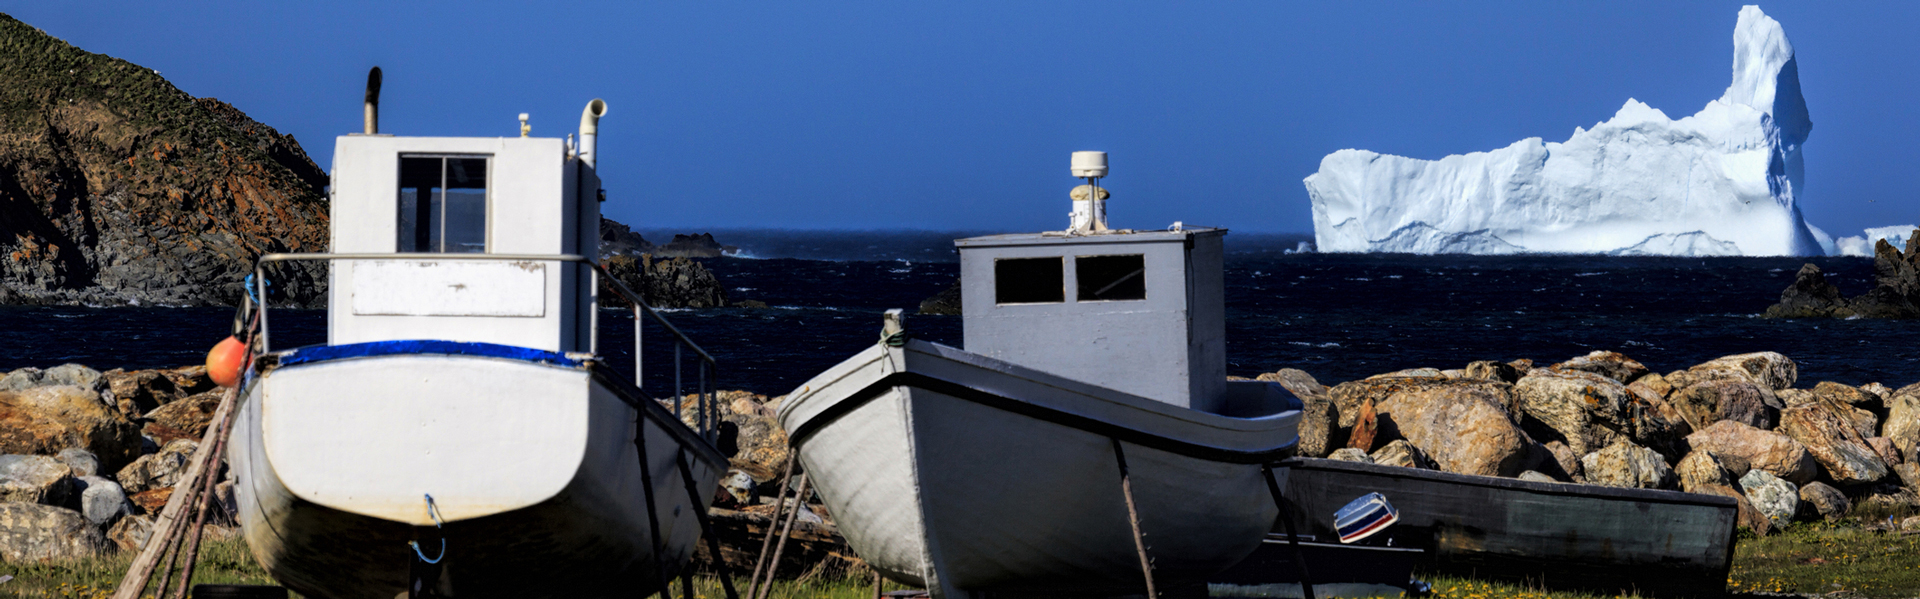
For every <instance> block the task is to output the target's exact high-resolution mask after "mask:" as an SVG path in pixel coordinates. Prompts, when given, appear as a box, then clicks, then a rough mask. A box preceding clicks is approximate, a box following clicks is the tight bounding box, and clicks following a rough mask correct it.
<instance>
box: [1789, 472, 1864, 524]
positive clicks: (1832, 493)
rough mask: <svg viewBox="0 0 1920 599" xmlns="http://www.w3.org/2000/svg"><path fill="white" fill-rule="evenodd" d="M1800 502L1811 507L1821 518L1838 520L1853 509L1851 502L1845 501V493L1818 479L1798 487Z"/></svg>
mask: <svg viewBox="0 0 1920 599" xmlns="http://www.w3.org/2000/svg"><path fill="white" fill-rule="evenodd" d="M1800 502H1801V503H1802V504H1803V505H1806V506H1808V507H1811V508H1813V512H1814V513H1815V514H1817V515H1819V516H1820V518H1821V519H1823V520H1839V519H1841V518H1845V517H1846V516H1847V512H1849V511H1851V510H1853V502H1851V501H1847V494H1845V493H1841V492H1840V490H1839V489H1835V488H1833V486H1832V485H1829V484H1827V483H1823V482H1820V481H1813V482H1810V483H1807V484H1805V485H1802V486H1801V487H1800Z"/></svg>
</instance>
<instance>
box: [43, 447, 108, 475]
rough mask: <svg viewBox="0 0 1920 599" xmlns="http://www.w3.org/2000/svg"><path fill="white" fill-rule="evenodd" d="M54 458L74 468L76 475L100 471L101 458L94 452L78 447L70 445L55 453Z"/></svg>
mask: <svg viewBox="0 0 1920 599" xmlns="http://www.w3.org/2000/svg"><path fill="white" fill-rule="evenodd" d="M53 459H56V460H60V463H62V464H66V465H67V467H68V468H71V469H73V475H74V476H94V475H97V474H99V473H100V458H98V457H94V455H93V452H91V451H87V450H85V449H81V448H78V447H68V448H66V449H62V450H60V453H57V454H54V456H53Z"/></svg>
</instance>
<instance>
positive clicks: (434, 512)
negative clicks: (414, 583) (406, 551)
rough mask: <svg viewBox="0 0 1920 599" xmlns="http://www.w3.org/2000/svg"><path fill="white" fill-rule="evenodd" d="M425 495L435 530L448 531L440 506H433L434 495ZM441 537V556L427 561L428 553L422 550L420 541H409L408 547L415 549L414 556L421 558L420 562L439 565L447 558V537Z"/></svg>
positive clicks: (442, 535) (428, 512)
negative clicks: (441, 515) (442, 518)
mask: <svg viewBox="0 0 1920 599" xmlns="http://www.w3.org/2000/svg"><path fill="white" fill-rule="evenodd" d="M423 495H426V496H427V516H428V517H431V518H433V528H434V529H436V530H441V531H444V530H446V528H447V527H446V523H445V522H442V521H441V520H440V506H437V505H434V504H433V495H432V494H430V493H423ZM439 536H440V555H436V556H434V557H433V559H427V554H426V552H424V551H421V550H420V542H419V541H407V546H408V547H412V548H413V554H414V555H418V556H420V561H423V562H426V563H429V564H437V563H440V560H443V559H446V558H447V536H446V535H445V534H441V535H439Z"/></svg>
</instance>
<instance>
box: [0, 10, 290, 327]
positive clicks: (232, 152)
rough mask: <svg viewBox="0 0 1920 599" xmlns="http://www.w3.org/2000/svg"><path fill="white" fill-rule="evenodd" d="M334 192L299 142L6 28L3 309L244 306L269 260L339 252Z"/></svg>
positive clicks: (131, 71)
mask: <svg viewBox="0 0 1920 599" xmlns="http://www.w3.org/2000/svg"><path fill="white" fill-rule="evenodd" d="M326 180H327V176H326V173H325V172H324V171H322V170H321V169H320V168H319V167H318V166H316V165H315V164H314V163H313V161H312V160H311V159H309V158H308V157H307V155H306V153H305V152H304V151H302V150H301V149H300V144H299V143H298V142H296V141H294V139H293V138H292V136H288V135H282V134H280V133H279V132H277V131H275V130H274V129H273V128H272V127H268V126H266V125H263V124H260V123H258V122H256V121H254V120H253V119H250V118H247V116H246V115H245V114H243V113H241V112H240V111H239V110H238V109H235V108H234V107H232V106H229V105H227V104H225V103H223V102H220V101H219V100H215V99H212V98H194V97H192V96H190V95H188V94H187V93H185V92H182V91H180V89H178V88H176V87H174V86H173V85H172V84H170V83H168V82H167V81H166V80H165V79H162V78H160V76H159V74H157V73H155V72H154V71H153V70H151V69H147V68H144V67H141V66H140V65H136V64H133V63H130V62H127V61H125V60H120V59H117V58H113V57H111V56H105V55H101V54H93V53H90V52H87V51H85V50H81V49H79V48H76V47H74V46H72V45H71V44H68V43H66V42H63V41H60V40H59V39H55V38H54V37H52V36H49V35H47V34H46V33H45V32H42V31H40V30H38V29H35V28H33V27H31V26H28V25H26V24H24V23H21V22H20V21H18V20H15V19H13V18H11V17H8V16H5V15H0V303H7V304H23V303H28V304H47V303H50V304H94V305H150V304H170V305H222V304H231V303H233V302H234V301H235V300H236V299H237V298H238V297H239V295H240V293H241V291H240V282H241V280H242V279H243V278H244V277H245V276H246V274H247V272H248V270H249V269H250V267H251V264H252V261H253V259H254V258H255V257H257V256H259V255H260V254H264V253H269V252H317V251H325V250H326V246H327V200H326V196H325V195H324V194H323V192H322V186H323V185H325V184H326ZM275 280H276V283H278V286H277V287H276V290H275V293H276V294H287V295H289V296H291V297H290V298H289V299H292V300H295V301H300V302H308V301H311V300H312V299H314V298H316V297H318V296H319V294H320V292H321V291H323V288H321V287H320V286H319V284H317V281H315V280H314V279H313V278H312V277H308V276H304V275H301V274H289V275H280V276H276V277H275Z"/></svg>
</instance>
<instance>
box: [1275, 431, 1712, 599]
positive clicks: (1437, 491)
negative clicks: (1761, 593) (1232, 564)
mask: <svg viewBox="0 0 1920 599" xmlns="http://www.w3.org/2000/svg"><path fill="white" fill-rule="evenodd" d="M1283 465H1285V466H1286V467H1287V468H1288V469H1289V471H1290V474H1289V476H1288V477H1287V483H1286V484H1287V486H1286V493H1287V496H1288V498H1289V499H1291V500H1292V502H1293V504H1294V509H1293V511H1292V513H1290V514H1287V517H1290V518H1293V519H1294V521H1295V523H1296V525H1298V526H1300V527H1301V528H1300V532H1301V533H1302V534H1308V535H1314V536H1316V537H1319V538H1336V535H1335V533H1334V531H1333V513H1334V511H1335V510H1337V509H1339V508H1340V507H1341V506H1343V505H1346V503H1347V502H1349V501H1352V500H1353V499H1355V498H1358V497H1360V496H1362V495H1365V494H1367V493H1370V492H1379V493H1381V494H1383V495H1385V496H1386V497H1387V500H1388V501H1390V502H1392V503H1393V505H1394V507H1396V508H1399V510H1400V522H1399V523H1398V524H1395V525H1394V526H1393V527H1392V528H1390V529H1388V531H1386V532H1383V533H1382V534H1381V535H1380V536H1387V535H1390V536H1391V537H1392V539H1393V541H1394V546H1397V547H1414V548H1419V549H1424V550H1426V553H1425V554H1424V557H1423V558H1422V559H1421V560H1420V564H1419V565H1420V568H1421V570H1422V571H1423V572H1431V573H1439V574H1452V575H1460V576H1472V577H1476V578H1491V579H1497V580H1509V581H1517V582H1525V583H1527V584H1531V585H1539V586H1542V587H1546V588H1553V589H1568V590H1590V591H1600V592H1605V593H1614V592H1638V593H1641V594H1645V595H1658V596H1717V595H1721V594H1723V593H1725V590H1726V583H1727V571H1728V569H1729V568H1730V566H1731V565H1732V560H1733V543H1734V521H1735V517H1736V515H1737V514H1736V510H1737V509H1738V508H1737V504H1736V503H1735V502H1734V500H1733V499H1730V498H1726V497H1719V496H1713V495H1698V494H1693V493H1681V492H1677V491H1655V490H1646V489H1621V488H1613V487H1600V486H1592V485H1575V484H1564V483H1537V482H1530V481H1522V480H1517V479H1507V478H1495V477H1487V476H1469V475H1462V474H1451V473H1445V472H1435V471H1432V470H1419V469H1412V468H1396V467H1391V466H1378V465H1373V464H1358V463H1352V462H1339V461H1333V460H1323V459H1313V458H1292V459H1289V460H1286V461H1285V462H1283ZM1275 528H1276V530H1283V528H1282V527H1279V526H1276V527H1275ZM1371 541H1373V539H1369V542H1371Z"/></svg>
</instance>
